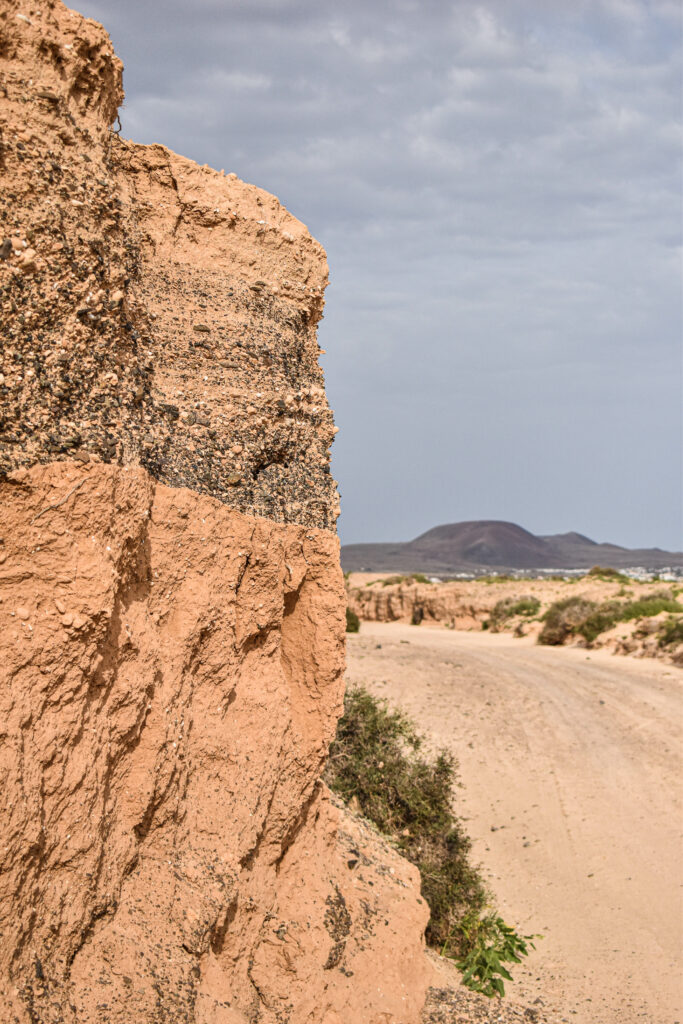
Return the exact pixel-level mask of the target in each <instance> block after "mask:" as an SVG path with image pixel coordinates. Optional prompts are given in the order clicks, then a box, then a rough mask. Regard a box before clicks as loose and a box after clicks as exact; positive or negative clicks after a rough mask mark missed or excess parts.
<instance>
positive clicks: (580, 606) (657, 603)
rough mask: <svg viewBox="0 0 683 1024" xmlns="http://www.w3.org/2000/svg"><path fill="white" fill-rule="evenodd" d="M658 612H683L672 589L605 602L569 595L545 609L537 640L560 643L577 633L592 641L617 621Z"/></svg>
mask: <svg viewBox="0 0 683 1024" xmlns="http://www.w3.org/2000/svg"><path fill="white" fill-rule="evenodd" d="M661 612H671V613H676V612H683V605H682V604H679V603H678V601H676V600H674V597H673V594H672V592H671V591H667V590H662V591H658V592H656V593H654V594H650V595H649V596H648V597H642V598H640V599H639V600H637V601H604V602H603V603H602V604H600V605H598V604H596V603H595V602H594V601H588V600H586V598H583V597H568V598H565V599H564V600H563V601H556V602H555V604H552V605H551V606H550V608H548V611H547V612H546V613H545V615H544V616H543V622H544V626H543V629H542V630H541V633H540V635H539V638H538V642H539V643H541V644H553V645H556V644H563V643H564V642H565V640H567V639H569V637H571V636H576V635H580V636H582V637H583V638H584V640H586V642H587V643H589V644H592V643H594V642H595V640H596V639H597V638H598V636H599V635H600V634H601V633H604V632H606V630H608V629H612V627H613V626H616V624H617V623H618V622H631V621H632V620H633V619H646V618H654V616H655V615H660V614H661Z"/></svg>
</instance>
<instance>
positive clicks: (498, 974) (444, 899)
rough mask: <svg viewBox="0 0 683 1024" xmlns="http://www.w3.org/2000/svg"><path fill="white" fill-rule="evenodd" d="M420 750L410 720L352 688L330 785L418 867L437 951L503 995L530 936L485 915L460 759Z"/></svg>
mask: <svg viewBox="0 0 683 1024" xmlns="http://www.w3.org/2000/svg"><path fill="white" fill-rule="evenodd" d="M422 746H423V740H422V737H421V736H420V735H419V734H418V733H417V731H416V730H415V727H414V725H413V723H412V722H411V721H410V719H409V718H408V717H407V716H406V715H404V714H403V713H402V712H400V711H395V710H392V709H390V708H389V706H388V705H387V702H386V701H384V700H378V699H376V698H375V697H373V696H372V695H371V694H370V693H368V691H367V690H365V689H363V688H362V687H357V688H353V689H351V690H349V691H348V692H347V694H346V698H345V702H344V715H343V717H342V718H341V719H340V721H339V725H338V728H337V737H336V739H335V741H334V743H333V744H332V747H331V749H330V757H329V761H328V765H327V769H326V776H325V777H326V781H327V783H328V784H329V786H330V788H331V789H333V790H334V791H335V792H336V793H338V794H339V795H340V796H341V798H342V799H343V800H344V801H346V802H347V803H348V802H349V801H350V800H352V799H355V801H357V804H358V807H359V809H360V811H361V813H362V814H363V815H364V816H365V817H366V818H369V819H370V821H372V822H374V823H375V825H376V826H377V827H378V828H379V829H380V831H381V832H383V833H384V834H385V835H386V836H388V837H389V838H390V839H391V840H392V842H393V843H394V845H395V846H396V847H397V849H398V850H399V851H400V852H401V854H402V855H403V856H404V857H406V858H407V859H408V860H409V861H411V862H412V863H413V864H415V865H416V866H417V867H418V869H419V871H420V877H421V880H422V886H421V887H422V895H423V896H424V898H425V900H426V901H427V903H428V904H429V908H430V911H431V918H430V921H429V925H428V927H427V941H428V942H429V943H430V945H432V946H437V947H439V948H440V949H441V950H442V952H443V953H445V954H446V955H448V956H451V957H453V958H454V959H456V960H458V961H459V963H460V966H461V969H462V970H463V972H464V980H465V983H466V984H468V985H469V987H470V988H474V989H476V990H477V991H482V992H485V993H486V994H487V995H495V994H500V995H502V994H503V981H502V979H503V978H509V974H508V973H507V971H506V969H505V968H503V967H502V962H503V961H505V960H507V961H510V960H514V957H512V956H508V953H510V952H516V953H519V952H521V953H526V948H522V947H523V946H524V944H525V939H524V938H522V937H520V936H517V935H516V933H515V932H514V930H513V929H508V927H507V926H506V925H504V923H503V922H500V918H498V917H497V915H492V914H491V912H488V913H487V906H488V901H489V894H488V892H487V890H486V887H485V885H484V882H483V880H482V878H481V875H480V874H479V871H478V870H477V868H476V867H475V866H474V865H473V864H472V863H471V861H470V850H471V843H470V839H469V837H468V836H467V834H466V832H465V831H464V828H463V825H462V822H461V821H460V819H459V818H458V817H457V816H456V815H455V813H454V811H453V801H454V794H455V787H456V785H457V770H456V763H455V760H454V759H453V757H452V756H451V755H450V754H449V753H447V752H445V751H440V752H439V753H437V754H436V755H435V756H434V757H431V758H430V757H428V756H426V755H424V754H423V752H422ZM495 921H498V922H500V925H495V926H494V923H493V922H495ZM513 936H514V938H512V937H513ZM526 938H527V939H528V937H526Z"/></svg>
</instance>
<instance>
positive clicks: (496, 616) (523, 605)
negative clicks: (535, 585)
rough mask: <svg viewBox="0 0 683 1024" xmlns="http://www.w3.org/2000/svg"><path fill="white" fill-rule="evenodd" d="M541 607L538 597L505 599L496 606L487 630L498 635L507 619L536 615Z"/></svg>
mask: <svg viewBox="0 0 683 1024" xmlns="http://www.w3.org/2000/svg"><path fill="white" fill-rule="evenodd" d="M540 607H541V602H540V601H539V600H538V598H537V597H530V596H523V597H517V598H515V597H503V598H501V600H500V601H497V602H496V604H495V605H494V607H493V611H492V612H491V617H490V619H489V621H488V624H487V626H486V628H487V629H491V631H492V632H493V633H497V632H498V630H499V629H500V627H501V626H502V625H503V623H504V622H505V621H506V620H507V619H510V618H512V617H513V616H514V615H524V616H532V615H536V614H537V613H538V611H539V609H540Z"/></svg>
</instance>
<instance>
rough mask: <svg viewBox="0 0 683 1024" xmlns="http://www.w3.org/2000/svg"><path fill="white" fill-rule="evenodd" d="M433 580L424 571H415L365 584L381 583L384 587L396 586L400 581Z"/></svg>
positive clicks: (425, 581)
mask: <svg viewBox="0 0 683 1024" xmlns="http://www.w3.org/2000/svg"><path fill="white" fill-rule="evenodd" d="M431 582H432V581H431V580H430V579H429V577H428V576H425V574H424V573H423V572H413V573H410V575H408V576H385V577H384V579H383V580H370V581H369V582H368V583H366V584H365V586H366V587H371V586H373V584H375V583H381V584H382V586H383V587H394V586H396V585H397V584H399V583H431Z"/></svg>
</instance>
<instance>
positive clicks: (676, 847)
mask: <svg viewBox="0 0 683 1024" xmlns="http://www.w3.org/2000/svg"><path fill="white" fill-rule="evenodd" d="M347 650H348V673H347V674H348V678H349V680H350V681H351V682H359V683H364V684H366V685H368V686H369V687H370V688H371V690H372V691H373V692H375V693H376V694H379V695H382V696H384V697H388V698H389V699H390V700H392V701H395V702H396V703H398V704H400V705H401V706H402V707H403V708H405V710H406V711H408V712H409V713H410V714H411V715H412V716H413V717H414V718H415V720H416V721H417V722H418V724H419V726H420V727H421V729H423V730H424V731H425V732H426V733H427V735H428V736H429V738H430V740H431V741H433V743H434V744H436V745H438V746H446V747H448V748H449V749H451V750H452V751H454V752H455V754H456V756H457V757H458V758H459V761H460V766H461V777H462V782H463V785H464V788H463V790H462V791H461V793H460V795H459V810H460V813H461V814H462V815H463V816H464V817H465V818H466V820H467V825H468V829H469V831H470V833H471V835H472V836H473V838H474V856H475V858H476V859H479V860H481V862H482V864H483V867H484V871H485V874H486V876H487V877H488V878H489V879H490V882H491V887H492V889H493V891H494V893H495V895H496V898H497V902H498V905H499V907H500V908H501V910H502V912H503V914H504V916H505V917H506V919H507V920H509V921H510V922H511V923H514V924H515V925H518V926H519V927H520V929H521V930H522V931H524V932H540V933H542V934H543V936H544V938H543V939H542V940H540V941H539V942H538V949H537V952H536V953H534V954H532V956H531V958H530V960H529V962H528V963H527V964H524V965H522V966H521V967H518V968H517V969H516V971H515V978H516V980H515V982H514V984H513V985H511V986H510V993H511V995H512V998H513V999H518V1000H519V1001H520V1002H522V1003H523V1004H524V1005H525V1006H527V1007H528V1008H532V1009H533V1008H534V1007H535V1006H538V1004H536V1003H535V1000H537V999H539V998H540V999H541V1000H542V1007H543V1008H545V1010H547V1011H548V1012H552V1013H554V1014H557V1016H558V1017H559V1019H560V1020H566V1021H576V1024H672V1022H673V1021H674V1020H680V1019H681V1001H682V1000H681V997H682V995H683V991H682V987H681V983H680V977H681V974H680V962H679V960H678V957H679V954H680V949H681V939H682V937H683V936H682V934H681V902H680V901H681V897H680V893H681V881H682V880H681V872H680V864H681V858H680V850H681V848H680V823H681V788H680V777H681V776H680V769H681V758H680V750H681V731H682V730H681V722H682V721H683V715H682V714H681V710H682V708H681V704H682V701H681V689H682V687H681V684H682V682H683V674H682V673H681V671H680V669H676V668H674V667H671V666H668V665H665V664H662V663H660V662H656V661H651V660H647V661H644V660H636V659H633V658H630V657H624V658H614V657H613V656H611V655H610V654H608V653H607V652H606V651H595V652H587V651H584V650H580V649H577V648H546V647H538V646H535V645H533V644H532V643H531V642H530V641H528V640H524V639H523V640H518V639H515V638H513V637H511V636H510V635H508V634H499V635H490V634H489V633H481V632H480V633H475V632H471V633H465V632H453V631H450V630H443V629H434V628H429V627H425V626H421V627H411V626H405V625H401V624H386V623H370V622H364V623H363V624H362V625H361V632H360V634H359V635H357V636H353V635H352V636H350V637H349V638H348V645H347ZM454 1019H456V1020H457V1019H458V1018H457V1017H456V1018H454ZM475 1019H476V1018H475ZM494 1019H495V1018H494Z"/></svg>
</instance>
